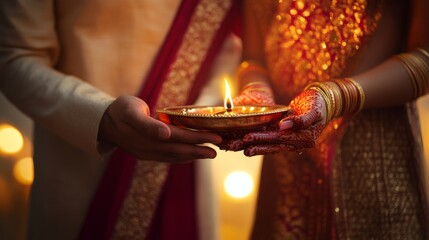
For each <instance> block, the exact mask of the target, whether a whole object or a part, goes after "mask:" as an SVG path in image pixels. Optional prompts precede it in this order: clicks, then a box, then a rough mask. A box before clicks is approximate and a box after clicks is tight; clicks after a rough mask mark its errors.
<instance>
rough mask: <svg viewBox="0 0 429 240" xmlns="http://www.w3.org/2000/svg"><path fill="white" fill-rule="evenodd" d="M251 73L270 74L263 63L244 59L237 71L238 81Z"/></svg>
mask: <svg viewBox="0 0 429 240" xmlns="http://www.w3.org/2000/svg"><path fill="white" fill-rule="evenodd" d="M249 73H258V74H261V75H263V76H268V75H269V74H268V71H267V69H266V68H265V67H264V66H262V65H261V64H259V63H257V62H255V61H243V62H241V64H240V66H239V67H238V69H237V71H236V78H237V80H238V81H240V80H241V79H242V78H243V76H245V75H247V74H249Z"/></svg>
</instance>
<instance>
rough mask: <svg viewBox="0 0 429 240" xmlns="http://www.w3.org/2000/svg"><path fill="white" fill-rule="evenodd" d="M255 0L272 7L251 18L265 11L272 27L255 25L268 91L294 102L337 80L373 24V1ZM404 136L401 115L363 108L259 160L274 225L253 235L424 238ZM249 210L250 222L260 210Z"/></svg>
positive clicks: (377, 9) (376, 7) (377, 14)
mask: <svg viewBox="0 0 429 240" xmlns="http://www.w3.org/2000/svg"><path fill="white" fill-rule="evenodd" d="M255 2H257V3H258V4H263V3H264V2H265V4H271V5H272V4H276V6H277V9H276V11H272V9H271V10H270V8H265V10H263V9H259V10H258V9H257V8H256V7H255V15H256V16H257V17H259V18H264V17H267V16H269V15H270V11H272V12H271V14H272V18H271V19H272V22H271V25H267V24H265V23H266V21H261V25H260V26H259V28H260V29H265V30H266V39H265V53H266V63H267V67H268V68H269V72H270V76H271V78H272V81H273V83H274V85H275V86H276V91H277V95H280V96H283V97H284V96H286V97H284V99H290V98H291V97H294V96H296V95H297V94H298V93H300V92H301V91H302V90H303V88H304V87H305V86H306V85H307V84H308V83H310V82H312V81H326V80H329V79H332V78H335V77H339V76H340V75H341V74H342V72H343V71H344V70H345V68H346V67H348V66H347V65H348V60H349V59H351V58H352V57H353V56H355V55H356V54H357V53H358V50H360V49H362V48H363V47H364V46H365V42H366V40H367V39H368V38H369V37H370V36H371V34H372V33H373V32H374V31H375V29H376V27H377V23H378V21H379V19H380V18H381V4H380V3H379V1H365V0H329V1H325V0H321V1H314V0H279V1H276V2H275V3H274V2H273V1H272V0H256V1H255ZM256 5H257V4H255V6H256ZM264 11H265V12H264ZM262 31H263V30H262ZM281 103H282V104H288V103H287V102H281ZM346 125H348V126H349V127H348V128H346ZM409 133H410V125H409V123H408V121H407V119H406V113H405V112H404V109H402V108H396V109H377V110H373V111H365V112H362V113H361V114H359V115H358V116H357V117H356V118H354V120H349V119H336V120H334V121H332V122H331V123H330V124H329V125H328V126H326V127H325V129H324V131H323V132H322V135H321V136H320V137H319V139H318V141H317V146H316V147H315V148H314V149H312V150H309V151H306V152H303V153H301V154H295V153H286V152H285V153H281V154H277V155H270V156H266V158H265V162H267V161H270V162H271V163H273V164H274V166H275V167H274V171H275V173H276V174H275V178H276V181H277V182H278V183H279V190H278V193H277V195H276V198H275V200H273V201H275V202H274V203H273V204H275V214H273V215H274V216H275V217H274V218H275V219H274V221H273V224H272V225H270V227H272V228H271V229H267V231H265V232H264V231H262V232H264V233H263V234H261V231H260V229H258V230H257V231H256V232H257V234H258V236H256V235H254V236H253V237H254V238H255V239H311V240H313V239H425V237H426V238H427V237H429V236H427V235H425V233H426V232H427V221H428V220H427V216H425V211H424V205H425V203H424V199H423V198H422V196H423V195H424V194H423V193H422V192H421V191H419V182H420V181H421V179H419V177H418V175H417V171H416V169H415V163H416V161H417V159H416V158H414V154H413V147H414V146H413V145H412V139H411V138H410V134H409ZM339 144H340V145H339ZM265 165H266V163H264V166H265ZM265 178H266V177H264V175H263V176H262V179H265ZM261 188H270V186H261ZM261 191H262V190H261ZM262 192H264V191H262ZM263 197H264V196H260V199H261V198H263ZM257 211H258V213H257V218H258V215H263V214H260V212H261V211H264V209H263V207H261V209H258V210H257ZM257 222H261V221H258V220H257ZM255 227H256V228H258V226H255ZM261 236H263V238H261Z"/></svg>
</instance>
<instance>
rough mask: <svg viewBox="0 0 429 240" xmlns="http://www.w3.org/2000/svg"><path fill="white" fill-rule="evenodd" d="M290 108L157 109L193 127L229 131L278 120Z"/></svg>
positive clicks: (173, 121) (174, 121)
mask: <svg viewBox="0 0 429 240" xmlns="http://www.w3.org/2000/svg"><path fill="white" fill-rule="evenodd" d="M288 111H289V107H287V106H283V105H272V106H248V105H242V106H234V109H233V110H232V111H231V112H228V111H226V110H225V108H224V107H223V106H212V107H210V106H179V107H170V108H164V109H158V110H157V112H158V113H159V119H160V120H161V121H163V122H165V123H167V124H174V125H177V126H182V127H186V128H190V129H196V130H211V131H229V130H234V129H251V128H257V127H261V126H264V125H267V124H269V123H272V122H274V121H279V120H280V119H281V118H283V117H284V116H285V115H286V113H287V112H288Z"/></svg>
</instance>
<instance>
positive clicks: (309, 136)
mask: <svg viewBox="0 0 429 240" xmlns="http://www.w3.org/2000/svg"><path fill="white" fill-rule="evenodd" d="M243 141H244V143H245V144H246V145H254V144H287V145H293V146H296V147H299V148H311V147H314V145H315V135H314V134H313V133H312V131H310V130H299V131H270V132H255V133H249V134H246V135H245V136H244V138H243Z"/></svg>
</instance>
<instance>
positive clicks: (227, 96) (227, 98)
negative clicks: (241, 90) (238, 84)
mask: <svg viewBox="0 0 429 240" xmlns="http://www.w3.org/2000/svg"><path fill="white" fill-rule="evenodd" d="M224 80H225V87H226V93H225V98H224V100H223V106H224V107H225V109H226V110H227V111H231V110H232V109H233V108H234V104H233V103H232V97H231V89H230V88H229V84H228V80H227V79H226V78H225V79H224Z"/></svg>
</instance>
